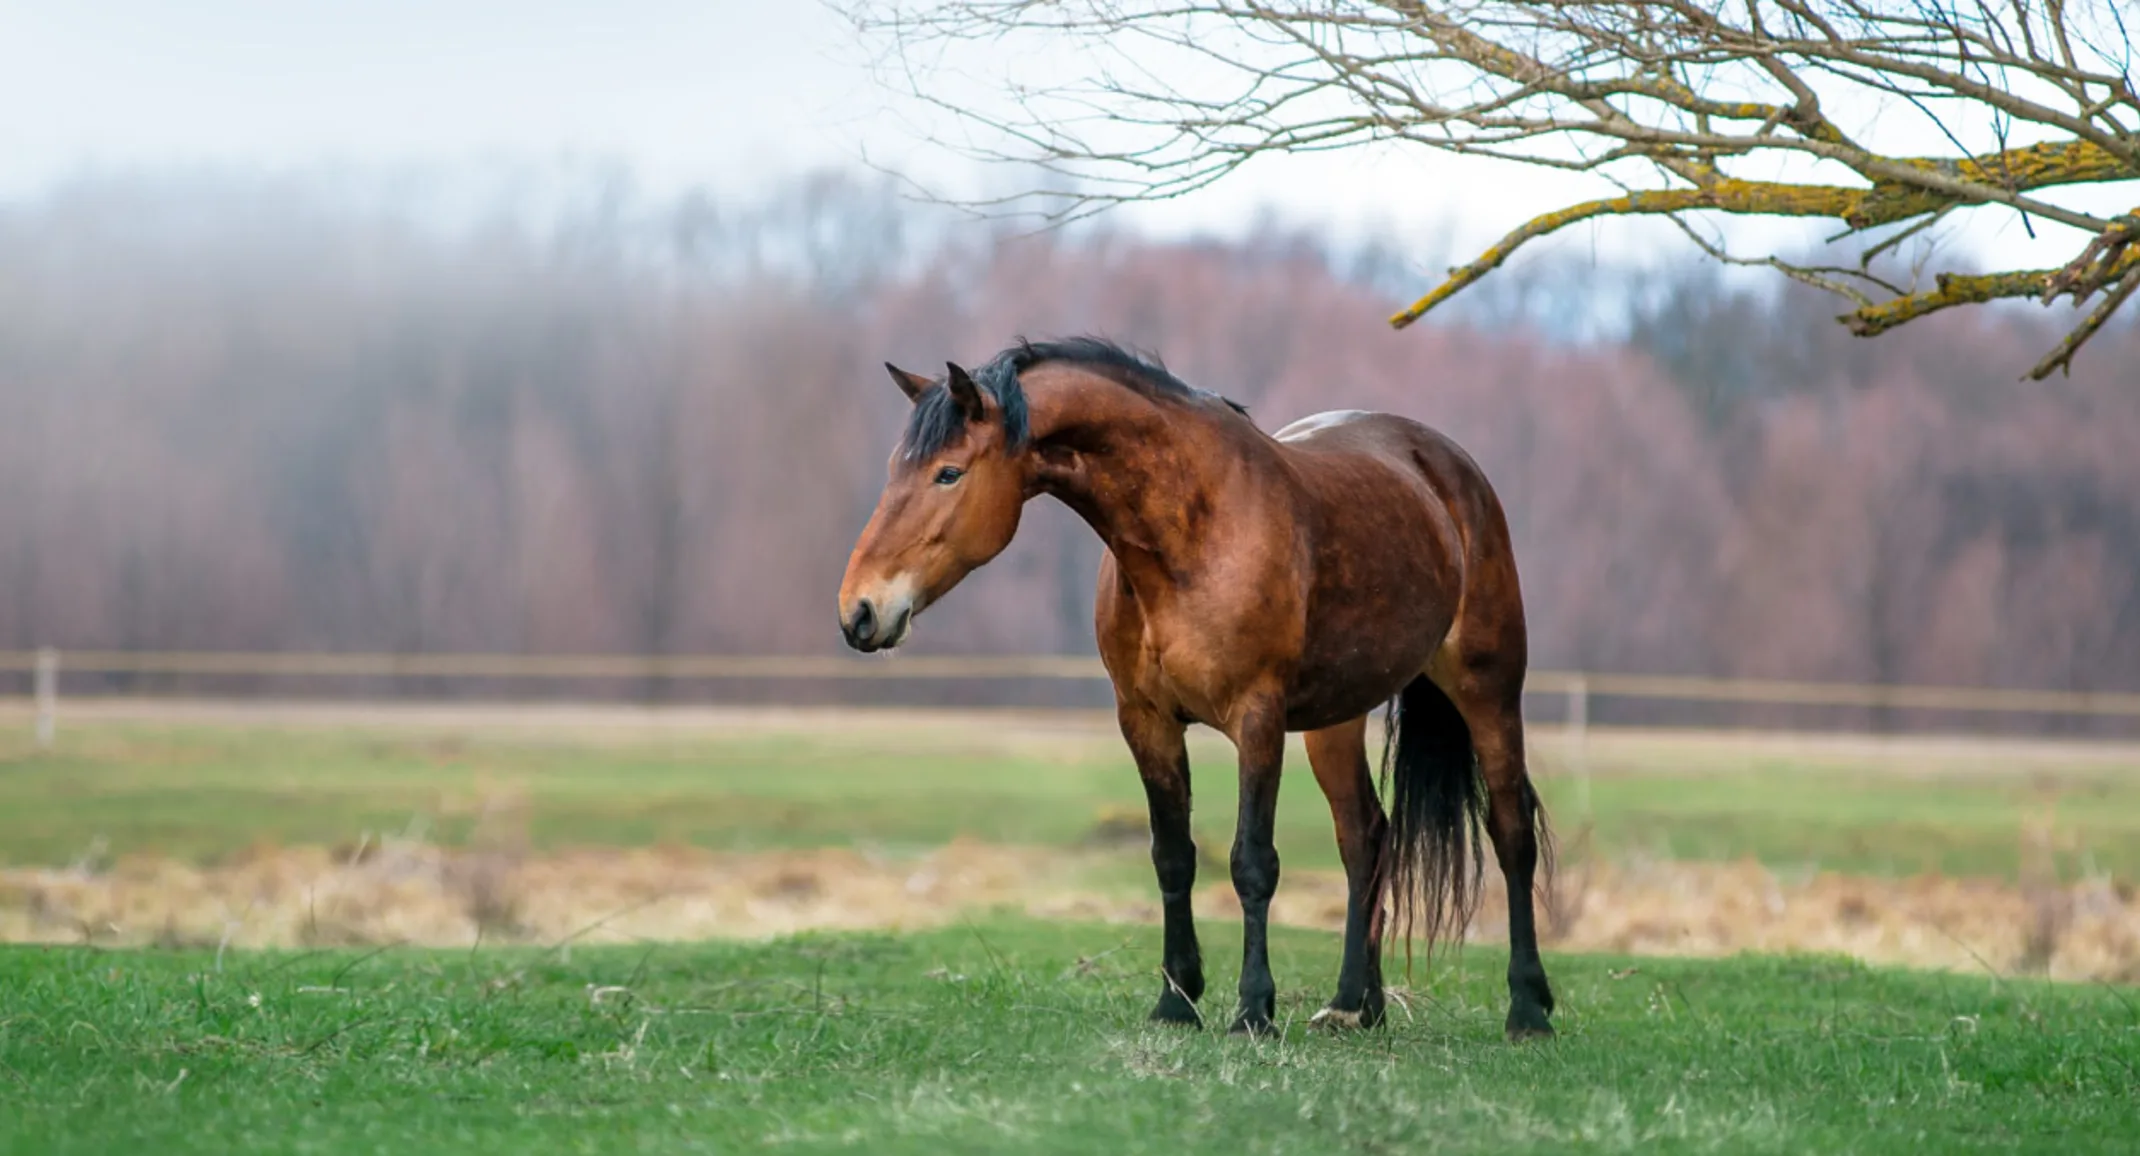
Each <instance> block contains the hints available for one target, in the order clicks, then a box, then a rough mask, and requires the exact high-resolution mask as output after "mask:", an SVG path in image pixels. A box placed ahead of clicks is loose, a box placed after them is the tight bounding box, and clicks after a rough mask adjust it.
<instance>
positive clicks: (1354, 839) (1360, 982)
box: [1307, 718, 1389, 1028]
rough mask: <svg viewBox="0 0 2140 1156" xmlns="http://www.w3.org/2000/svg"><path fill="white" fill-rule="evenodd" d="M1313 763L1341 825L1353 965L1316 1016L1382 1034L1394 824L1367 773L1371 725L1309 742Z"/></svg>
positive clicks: (1361, 723) (1354, 725)
mask: <svg viewBox="0 0 2140 1156" xmlns="http://www.w3.org/2000/svg"><path fill="white" fill-rule="evenodd" d="M1307 743H1308V763H1309V765H1311V766H1312V767H1314V768H1315V781H1316V783H1317V784H1318V785H1320V786H1321V787H1322V789H1323V796H1324V797H1325V798H1327V799H1328V800H1329V801H1330V817H1331V819H1332V820H1333V821H1334V822H1335V823H1336V824H1337V843H1338V857H1339V858H1340V859H1342V860H1343V861H1344V863H1345V883H1346V888H1345V891H1346V894H1345V960H1344V963H1343V964H1341V965H1340V966H1339V968H1338V985H1337V996H1336V997H1335V998H1333V999H1332V1000H1331V1001H1330V1003H1329V1005H1328V1006H1327V1007H1325V1008H1323V1010H1321V1011H1319V1012H1317V1013H1315V1018H1314V1019H1313V1020H1311V1021H1310V1023H1311V1024H1313V1025H1316V1026H1321V1027H1333V1028H1335V1027H1363V1028H1364V1027H1374V1026H1375V1025H1376V1024H1379V1023H1381V1022H1382V1012H1383V1003H1382V952H1381V946H1382V945H1381V942H1380V937H1379V935H1377V932H1378V931H1379V930H1380V929H1379V928H1377V927H1376V926H1375V908H1376V906H1377V905H1378V904H1379V902H1380V901H1381V891H1380V888H1379V887H1378V883H1379V880H1378V878H1377V877H1376V871H1377V869H1378V868H1379V867H1380V864H1381V855H1382V837H1383V832H1384V831H1385V830H1386V829H1387V828H1388V826H1389V820H1388V819H1387V818H1385V817H1384V816H1383V814H1382V803H1381V801H1380V800H1378V799H1377V798H1375V782H1374V777H1373V774H1372V772H1370V771H1369V769H1368V766H1367V720H1366V719H1365V718H1357V719H1354V720H1352V721H1351V722H1349V723H1342V724H1340V725H1338V726H1334V727H1331V728H1329V729H1328V730H1320V731H1311V732H1309V733H1308V736H1307Z"/></svg>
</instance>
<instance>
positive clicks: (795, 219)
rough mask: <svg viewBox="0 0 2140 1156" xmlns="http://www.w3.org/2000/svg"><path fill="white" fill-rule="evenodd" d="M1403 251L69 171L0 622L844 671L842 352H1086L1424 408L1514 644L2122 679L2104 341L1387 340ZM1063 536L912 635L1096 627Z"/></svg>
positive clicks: (1277, 390) (26, 288)
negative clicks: (413, 205) (1479, 540)
mask: <svg viewBox="0 0 2140 1156" xmlns="http://www.w3.org/2000/svg"><path fill="white" fill-rule="evenodd" d="M1392 268H1393V266H1392V264H1391V261H1390V259H1389V258H1388V257H1387V256H1386V250H1385V249H1384V248H1382V247H1379V246H1377V245H1376V244H1374V243H1372V242H1371V241H1370V242H1367V243H1361V244H1354V245H1344V246H1341V245H1336V244H1332V243H1328V242H1325V241H1323V240H1321V239H1319V238H1317V237H1315V236H1313V235H1309V234H1303V233H1298V232H1293V231H1288V230H1286V229H1283V228H1279V227H1277V226H1272V227H1270V228H1268V229H1263V230H1260V231H1258V232H1256V233H1255V235H1254V236H1253V238H1252V239H1250V240H1248V241H1242V242H1218V241H1209V242H1197V243H1188V242H1161V241H1156V240H1150V239H1141V238H1139V237H1137V236H1134V235H1129V234H1125V233H1122V232H1115V231H1107V230H1100V229H1086V230H1081V231H1070V232H1055V233H1046V234H1042V235H1038V236H1030V235H1026V236H1018V235H1013V234H1011V233H1008V232H1003V231H991V230H989V229H985V228H982V227H980V226H964V227H958V228H947V227H946V222H945V221H943V220H942V219H939V218H937V217H933V216H931V215H929V213H928V212H927V211H925V210H920V209H914V208H911V207H909V206H908V205H907V204H906V203H905V202H902V201H901V200H899V199H898V198H897V197H895V196H894V195H893V194H892V193H890V192H889V191H887V190H886V189H885V188H884V187H882V186H879V185H876V184H872V183H869V182H867V181H862V180H859V179H852V178H846V177H839V176H815V177H809V178H806V179H802V180H799V181H798V182H796V183H794V184H793V185H791V186H789V187H786V188H783V189H781V190H779V192H778V193H777V194H776V195H773V196H770V197H767V198H765V199H764V200H763V201H761V202H758V203H756V204H741V205H739V204H738V203H736V202H731V201H720V200H716V199H715V198H713V197H710V196H708V197H687V198H683V199H680V200H677V201H674V202H668V203H660V204H648V203H643V202H640V201H638V200H634V199H632V198H629V197H618V198H604V197H599V196H597V197H591V198H587V199H585V201H584V203H578V204H577V205H576V207H572V208H569V209H568V210H566V211H562V212H558V213H555V214H551V215H549V216H547V217H542V218H539V219H536V218H529V217H527V216H525V215H514V214H509V213H505V212H503V211H500V212H498V213H496V214H490V213H487V212H476V213H472V214H464V215H463V216H462V217H461V218H459V219H457V220H456V221H454V222H452V223H444V224H442V223H439V222H436V221H431V222H426V221H423V220H420V219H419V217H418V215H417V214H415V213H413V212H402V211H399V210H396V209H394V208H393V207H392V206H391V205H390V204H389V205H387V206H386V207H381V205H380V204H378V203H368V202H364V201H361V200H360V199H357V198H351V197H338V196H336V195H334V193H333V190H332V189H331V188H330V187H328V186H326V185H321V184H308V183H305V182H302V181H294V180H274V179H269V178H265V177H257V178H256V177H247V176H242V175H232V174H224V175H221V176H199V175H195V176H190V177H179V176H127V177H108V178H103V179H98V180H90V181H83V182H78V183H75V184H71V185H68V186H66V187H64V188H61V189H59V190H57V191H55V192H53V193H51V194H49V195H48V196H46V197H44V198H42V199H39V200H37V201H34V202H26V203H17V204H14V205H12V206H8V207H5V208H0V649H19V648H28V647H34V646H38V645H56V646H61V647H69V648H141V649H270V650H282V649H319V650H364V651H374V650H397V651H481V652H531V653H533V652H542V653H552V652H601V653H616V652H633V653H693V654H697V653H738V654H775V653H780V654H786V653H796V654H818V653H832V652H836V651H837V650H838V649H839V647H840V642H839V637H838V630H837V628H836V625H835V621H834V613H833V611H834V607H833V600H834V599H833V595H834V592H835V590H836V588H837V586H838V582H839V577H840V573H841V569H842V567H843V565H844V562H845V559H846V554H847V551H848V549H849V547H850V545H851V544H852V542H853V538H854V535H855V533H856V532H857V530H858V529H859V528H860V526H861V524H862V522H863V521H864V520H865V519H866V517H867V515H868V512H869V510H870V507H871V505H872V503H873V502H874V500H875V497H876V493H877V490H878V488H879V486H880V485H881V484H882V480H883V476H884V468H885V459H886V455H887V452H888V450H889V448H890V445H891V441H892V439H893V438H894V436H895V434H896V431H897V428H898V424H899V422H900V420H901V419H902V416H903V411H904V404H905V403H904V401H903V400H902V399H901V398H900V396H899V395H898V393H897V392H896V391H895V390H894V389H893V388H892V387H891V384H890V383H889V382H887V381H886V380H885V379H884V373H883V370H882V368H881V367H880V363H881V362H883V361H885V360H887V359H890V360H892V361H896V362H899V363H901V364H903V365H909V366H912V367H929V366H939V365H941V364H942V363H943V361H944V360H946V359H947V358H950V359H956V360H960V361H962V362H966V363H971V362H975V361H980V360H983V359H985V358H986V357H988V356H989V355H990V354H992V353H993V352H995V351H996V350H997V349H999V348H1001V347H1002V346H1004V345H1005V344H1007V343H1009V342H1010V341H1011V340H1012V339H1013V338H1015V337H1017V336H1019V335H1021V334H1023V335H1029V336H1032V337H1036V338H1037V337H1042V336H1050V335H1060V334H1069V333H1076V332H1086V331H1091V332H1097V333H1101V334H1105V335H1108V336H1112V337H1115V338H1118V339H1120V340H1123V341H1125V342H1129V343H1132V344H1135V345H1138V346H1141V347H1144V348H1147V349H1150V350H1153V351H1156V352H1157V353H1159V354H1160V355H1162V356H1163V357H1164V358H1165V360H1166V361H1167V363H1168V365H1169V366H1171V367H1172V368H1173V369H1174V370H1175V371H1176V372H1178V373H1179V374H1180V375H1181V376H1183V377H1184V378H1186V379H1188V380H1190V381H1192V382H1194V383H1196V384H1199V385H1203V386H1206V387H1209V388H1212V389H1215V390H1219V391H1222V392H1225V393H1227V394H1229V395H1231V396H1233V397H1235V398H1238V399H1239V400H1241V401H1243V402H1245V403H1247V404H1248V405H1249V406H1250V407H1251V409H1252V411H1253V413H1254V415H1255V418H1256V420H1257V421H1258V423H1259V424H1261V425H1262V426H1263V427H1264V428H1266V429H1275V428H1277V427H1278V426H1279V425H1281V424H1283V423H1284V422H1286V421H1289V420H1291V419H1293V418H1295V417H1298V416H1301V415H1303V414H1307V413H1311V412H1315V411H1317V410H1323V409H1332V408H1342V407H1363V408H1375V409H1388V410H1395V411H1398V412H1402V413H1405V414H1409V415H1411V416H1414V417H1417V418H1420V419H1422V420H1425V421H1427V422H1429V423H1431V424H1434V425H1437V426H1439V427H1441V428H1443V429H1445V430H1447V431H1448V432H1449V433H1451V434H1452V435H1454V436H1455V437H1456V438H1457V439H1459V440H1460V441H1461V442H1462V443H1463V444H1464V445H1465V446H1466V447H1467V448H1468V449H1469V450H1470V451H1471V452H1472V453H1473V454H1474V455H1475V456H1476V457H1477V458H1478V459H1479V460H1480V462H1481V463H1483V464H1484V466H1485V467H1486V469H1487V471H1488V473H1489V475H1490V476H1491V477H1492V479H1493V480H1494V482H1495V484H1496V485H1497V486H1498V488H1499V489H1500V492H1501V494H1502V497H1503V500H1504V502H1505V503H1506V505H1507V507H1508V510H1509V514H1510V518H1511V521H1512V523H1513V526H1514V530H1515V535H1516V544H1517V550H1518V560H1519V563H1520V564H1521V566H1522V572H1523V578H1524V582H1525V586H1526V593H1527V596H1528V602H1529V606H1530V614H1531V621H1532V640H1533V641H1532V648H1533V660H1534V664H1535V665H1537V666H1541V667H1559V668H1583V669H1590V670H1600V671H1640V672H1665V673H1699V674H1717V675H1745V676H1776V677H1791V678H1809V679H1845V680H1854V681H1901V682H1936V683H1955V684H1985V685H2003V686H2028V687H2082V688H2104V689H2110V688H2125V689H2140V580H2136V579H2140V371H2136V370H2135V368H2134V367H2136V366H2140V332H2136V329H2135V327H2134V326H2133V325H2132V324H2130V323H2122V324H2119V323H2114V324H2113V325H2112V326H2110V327H2109V328H2108V329H2106V330H2105V331H2104V332H2103V333H2102V334H2100V335H2099V336H2098V337H2097V338H2096V345H2095V346H2094V347H2092V355H2091V356H2090V357H2088V358H2085V359H2082V360H2081V361H2080V362H2079V363H2078V364H2076V365H2075V367H2074V369H2073V372H2072V375H2071V377H2070V378H2053V379H2051V380H2048V381H2043V382H2017V381H2016V380H2015V372H2014V366H2015V365H2017V364H2025V363H2026V361H2027V360H2028V359H2031V358H2033V357H2034V356H2035V355H2036V353H2037V352H2039V351H2040V350H2041V348H2042V347H2043V346H2044V344H2045V343H2046V341H2047V340H2055V339H2056V337H2057V335H2058V333H2059V332H2060V330H2059V329H2058V328H2057V326H2058V325H2059V324H2060V323H2061V322H2063V321H2064V320H2065V319H2062V318H2047V317H2045V316H2044V315H2043V313H2042V311H2041V310H2035V309H2021V310H2019V311H2003V310H1999V309H1992V310H1989V311H1977V312H1970V311H1955V312H1953V313H1950V314H1944V315H1941V316H1936V317H1931V318H1927V319H1925V320H1924V321H1922V322H1920V323H1918V324H1914V325H1912V326H1910V327H1908V328H1907V329H1905V330H1902V331H1899V332H1896V333H1894V334H1891V335H1889V336H1886V337H1883V338H1882V339H1881V340H1879V341H1877V342H1867V341H1862V340H1859V339H1855V338H1853V337H1851V336H1850V335H1849V334H1847V333H1845V332H1843V331H1842V330H1841V329H1840V328H1839V327H1837V326H1836V325H1835V324H1834V323H1833V320H1832V313H1833V309H1832V307H1831V305H1830V304H1829V302H1828V301H1826V300H1825V299H1823V298H1821V297H1820V295H1818V294H1817V293H1814V292H1813V291H1811V290H1806V289H1797V288H1790V289H1785V290H1782V291H1775V290H1772V289H1770V288H1768V287H1767V286H1766V285H1765V283H1764V284H1762V285H1760V286H1759V287H1757V288H1754V289H1748V288H1744V287H1741V286H1739V285H1738V284H1737V283H1735V282H1731V281H1727V280H1722V279H1720V278H1719V274H1717V273H1716V272H1715V271H1714V269H1713V267H1712V266H1707V265H1703V264H1701V263H1699V262H1697V261H1689V262H1687V263H1686V264H1684V265H1677V266H1672V267H1670V268H1669V269H1667V270H1666V271H1665V272H1664V273H1662V274H1660V273H1658V272H1656V271H1655V270H1650V271H1648V272H1646V273H1645V274H1644V276H1642V277H1641V278H1639V279H1637V278H1631V277H1622V276H1619V275H1618V274H1616V273H1615V272H1614V271H1613V270H1612V269H1609V268H1599V267H1596V266H1593V265H1591V264H1590V263H1588V262H1587V261H1580V260H1577V259H1574V258H1572V257H1567V256H1562V257H1558V258H1552V257H1548V258H1546V259H1541V260H1536V261H1532V262H1530V263H1529V264H1527V265H1525V266H1523V267H1522V268H1512V269H1511V270H1508V271H1506V272H1505V273H1504V275H1503V277H1502V278H1499V279H1496V280H1495V281H1492V282H1489V283H1488V285H1487V286H1482V287H1481V289H1480V293H1481V294H1488V293H1489V292H1490V293H1491V294H1492V295H1490V296H1489V295H1482V296H1480V297H1478V298H1477V299H1475V300H1474V299H1467V300H1466V301H1465V302H1463V303H1462V309H1461V310H1454V311H1451V312H1450V313H1448V314H1447V315H1446V316H1444V315H1440V314H1437V315H1436V316H1435V317H1434V318H1430V320H1429V322H1428V323H1424V324H1423V325H1422V326H1421V327H1418V328H1415V329H1414V330H1411V331H1408V332H1403V333H1398V332H1393V331H1392V330H1390V328H1389V327H1388V326H1387V325H1386V324H1385V322H1384V320H1383V313H1384V312H1385V310H1384V309H1383V305H1384V304H1385V303H1386V301H1387V299H1388V297H1389V289H1390V277H1391V269H1392ZM1489 287H1491V288H1490V289H1489ZM1098 557H1099V546H1098V543H1097V542H1096V541H1095V540H1094V539H1093V538H1092V537H1091V535H1090V533H1089V531H1087V530H1086V529H1085V528H1084V527H1083V526H1082V525H1080V524H1078V523H1077V522H1076V520H1075V519H1074V518H1072V517H1071V516H1070V515H1069V514H1068V513H1067V512H1066V511H1064V510H1062V509H1060V508H1057V507H1054V506H1053V505H1052V504H1049V503H1046V502H1041V503H1036V504H1035V506H1034V507H1033V508H1032V509H1031V510H1030V511H1029V514H1028V518H1027V521H1026V524H1025V529H1024V531H1023V533H1022V534H1021V537H1020V538H1019V540H1018V541H1017V543H1016V544H1015V545H1014V546H1013V547H1012V549H1011V550H1010V551H1009V552H1008V553H1006V554H1005V555H1004V557H1002V558H1001V559H999V560H998V561H997V562H996V563H995V564H994V565H993V566H991V567H989V568H988V569H986V570H984V571H982V572H980V573H979V574H977V575H975V576H974V577H973V578H972V579H969V581H968V583H967V585H966V586H965V587H963V588H962V589H961V590H960V591H959V592H958V593H957V594H956V595H955V596H954V597H952V598H951V599H950V600H948V601H947V602H945V603H944V604H942V605H941V606H940V607H938V608H936V609H935V610H932V611H931V613H930V615H929V618H928V619H927V620H925V621H924V622H923V623H922V624H921V625H922V629H921V630H920V632H919V634H918V636H917V646H918V647H919V648H921V649H922V650H926V651H930V652H936V653H958V652H999V653H1000V652H1066V653H1089V652H1090V651H1091V648H1092V628H1091V609H1092V605H1091V598H1092V581H1093V573H1094V567H1095V566H1096V564H1097V561H1098ZM947 693H949V692H948V691H947Z"/></svg>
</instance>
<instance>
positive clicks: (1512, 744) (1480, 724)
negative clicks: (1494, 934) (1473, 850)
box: [1466, 704, 1553, 1040]
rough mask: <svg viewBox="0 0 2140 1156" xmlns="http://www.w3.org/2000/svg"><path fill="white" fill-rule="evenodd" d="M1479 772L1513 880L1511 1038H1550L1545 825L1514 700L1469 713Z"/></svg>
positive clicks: (1505, 874) (1504, 867)
mask: <svg viewBox="0 0 2140 1156" xmlns="http://www.w3.org/2000/svg"><path fill="white" fill-rule="evenodd" d="M1466 715H1467V718H1466V721H1467V722H1468V723H1469V724H1470V726H1471V736H1472V738H1471V741H1472V748H1473V750H1474V751H1476V752H1477V754H1478V759H1479V774H1480V777H1482V778H1483V779H1485V781H1486V791H1487V796H1486V830H1487V833H1488V835H1490V836H1491V837H1492V839H1493V842H1494V857H1495V858H1496V859H1498V860H1500V863H1501V877H1502V879H1503V881H1505V882H1506V883H1507V885H1508V952H1509V954H1508V996H1509V1004H1508V1024H1507V1029H1508V1036H1509V1038H1510V1039H1513V1040H1520V1039H1526V1038H1530V1037H1533V1036H1550V1035H1552V1034H1553V1025H1552V1024H1551V1023H1550V1022H1549V1021H1548V1020H1547V1018H1546V1017H1547V1016H1548V1015H1550V1014H1551V1013H1552V1011H1553V989H1552V988H1551V987H1550V986H1548V985H1547V983H1546V968H1545V964H1544V962H1542V961H1541V960H1540V959H1539V958H1538V925H1537V921H1536V916H1535V914H1534V910H1533V905H1532V897H1531V889H1532V884H1533V881H1534V879H1535V877H1536V873H1537V870H1538V836H1539V831H1540V828H1541V826H1542V824H1541V812H1540V808H1539V804H1538V795H1537V793H1536V791H1534V790H1533V789H1532V787H1531V779H1530V776H1529V774H1528V773H1527V772H1526V771H1525V769H1524V759H1523V715H1522V712H1521V710H1520V709H1519V708H1518V707H1516V706H1515V705H1513V704H1509V705H1494V706H1489V707H1486V708H1484V709H1479V710H1476V711H1467V712H1466Z"/></svg>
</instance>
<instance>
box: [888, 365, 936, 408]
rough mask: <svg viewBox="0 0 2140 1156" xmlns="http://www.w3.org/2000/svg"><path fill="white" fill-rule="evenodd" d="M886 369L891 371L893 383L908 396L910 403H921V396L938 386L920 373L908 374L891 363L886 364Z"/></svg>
mask: <svg viewBox="0 0 2140 1156" xmlns="http://www.w3.org/2000/svg"><path fill="white" fill-rule="evenodd" d="M884 368H886V369H888V370H890V371H891V374H892V381H893V382H895V383H897V384H898V386H899V392H901V393H903V394H906V395H907V400H908V401H920V400H921V395H922V394H924V393H927V392H928V391H929V387H930V386H932V385H935V384H936V383H935V382H933V381H930V380H929V379H928V378H926V377H923V376H922V375H920V374H918V373H908V372H907V371H906V370H904V369H901V368H899V367H898V366H896V365H893V364H892V363H891V362H889V361H887V362H885V363H884Z"/></svg>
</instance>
